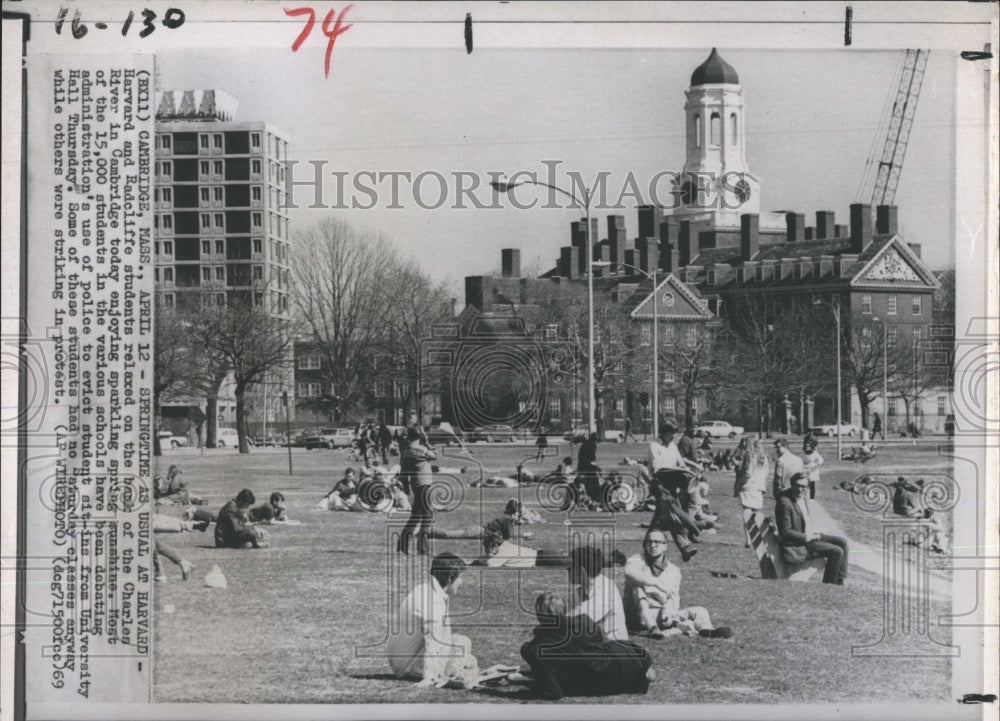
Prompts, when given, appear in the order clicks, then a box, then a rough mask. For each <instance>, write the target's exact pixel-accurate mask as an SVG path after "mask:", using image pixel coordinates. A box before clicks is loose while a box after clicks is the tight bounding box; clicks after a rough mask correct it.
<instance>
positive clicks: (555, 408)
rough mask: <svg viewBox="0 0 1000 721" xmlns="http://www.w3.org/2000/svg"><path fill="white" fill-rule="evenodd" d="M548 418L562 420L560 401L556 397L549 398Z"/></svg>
mask: <svg viewBox="0 0 1000 721" xmlns="http://www.w3.org/2000/svg"><path fill="white" fill-rule="evenodd" d="M549 420H550V421H557V422H558V421H560V420H562V403H560V401H559V399H558V398H549Z"/></svg>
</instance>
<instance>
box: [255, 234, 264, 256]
mask: <svg viewBox="0 0 1000 721" xmlns="http://www.w3.org/2000/svg"><path fill="white" fill-rule="evenodd" d="M253 252H254V254H255V255H260V254H261V253H263V252H264V243H263V241H261V239H260V238H254V239H253Z"/></svg>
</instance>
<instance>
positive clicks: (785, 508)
mask: <svg viewBox="0 0 1000 721" xmlns="http://www.w3.org/2000/svg"><path fill="white" fill-rule="evenodd" d="M790 490H791V489H789V491H790ZM789 491H785V492H783V493H782V494H781V495H780V496H778V503H777V505H775V507H774V520H775V522H776V523H777V524H778V542H779V543H780V544H781V557H782V558H783V559H784V560H785V562H786V563H802V562H803V561H805V560H806V559H807V558H809V549H808V548H806V543H807V541H808V539H807V538H806V533H805V530H806V519H805V518H803V516H802V511H801V510H800V509H799V506H798V504H797V503H796V502H795V498H794V497H793V496H792V494H791V493H790V492H789Z"/></svg>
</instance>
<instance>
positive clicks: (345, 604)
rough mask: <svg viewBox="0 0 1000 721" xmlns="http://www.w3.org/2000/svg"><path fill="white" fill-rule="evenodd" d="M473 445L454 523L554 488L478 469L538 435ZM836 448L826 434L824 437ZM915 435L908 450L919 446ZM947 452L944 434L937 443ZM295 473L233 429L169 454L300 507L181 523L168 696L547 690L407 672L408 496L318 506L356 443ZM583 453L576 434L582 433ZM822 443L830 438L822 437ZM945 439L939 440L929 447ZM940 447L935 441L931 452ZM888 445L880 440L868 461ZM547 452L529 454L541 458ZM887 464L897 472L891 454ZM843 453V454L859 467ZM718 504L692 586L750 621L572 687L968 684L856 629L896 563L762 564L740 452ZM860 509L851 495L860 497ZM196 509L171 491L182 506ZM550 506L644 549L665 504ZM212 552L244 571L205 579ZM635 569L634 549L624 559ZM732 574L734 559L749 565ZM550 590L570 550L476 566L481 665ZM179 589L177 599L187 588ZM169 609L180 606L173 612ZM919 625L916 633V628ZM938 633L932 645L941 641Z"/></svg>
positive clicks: (907, 688)
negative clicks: (606, 510)
mask: <svg viewBox="0 0 1000 721" xmlns="http://www.w3.org/2000/svg"><path fill="white" fill-rule="evenodd" d="M473 449H474V453H475V456H476V459H477V460H476V462H472V461H469V460H468V459H466V460H461V459H456V460H447V461H444V463H448V464H449V465H455V466H463V465H464V466H466V467H467V468H468V470H467V472H466V473H465V474H463V476H462V478H464V479H465V483H464V484H461V485H460V484H458V483H457V482H456V483H453V484H452V488H453V489H454V491H455V493H454V494H453V496H452V498H451V499H449V500H448V503H449V505H450V506H451V507H453V509H454V510H450V511H448V512H442V513H439V514H438V515H437V522H438V523H439V524H440V525H442V526H445V527H452V528H454V527H459V526H468V525H472V524H475V523H479V522H481V520H489V519H490V518H493V517H494V516H496V515H499V514H500V513H501V512H502V508H503V504H504V502H505V501H506V500H507V499H508V498H510V497H513V496H515V495H517V494H518V493H520V497H521V498H522V500H523V501H524V502H525V503H526V504H527V505H529V506H532V507H536V508H538V507H539V505H538V500H537V498H536V489H535V487H527V488H522V489H508V490H497V489H479V488H470V487H468V485H467V484H468V481H469V480H470V479H471V478H475V477H476V476H477V474H478V472H479V464H481V466H482V468H483V471H484V472H485V473H486V474H487V475H489V474H492V473H497V472H501V471H504V472H506V471H510V470H512V469H513V468H514V466H515V465H516V464H517V462H519V461H520V460H522V459H523V458H525V457H532V458H533V457H534V452H535V449H534V447H533V446H530V447H529V446H516V445H508V446H500V445H496V446H476V447H473ZM828 449H831V447H830V445H829V444H824V445H823V446H822V447H821V452H824V451H826V450H828ZM566 450H567V448H566V447H565V446H563V447H562V448H558V449H556V448H550V449H549V452H550V453H551V454H553V455H552V458H551V459H550V462H549V461H547V462H546V463H545V464H544V465H543V466H542V468H545V469H548V467H549V466H551V467H553V468H554V467H555V465H556V461H557V457H556V455H555V454H556V453H559V456H561V455H563V454H564V453H563V451H566ZM907 453H910V451H907ZM928 453H930V452H928ZM644 454H645V447H644V446H641V445H632V444H628V445H622V446H615V445H610V444H604V445H602V446H601V449H600V453H599V459H600V460H599V462H600V463H601V464H602V465H603V466H605V467H606V468H608V467H611V466H613V465H615V464H617V463H618V462H619V461H621V459H622V457H623V456H625V455H630V456H631V457H633V458H635V457H642V456H644ZM293 455H294V464H295V475H294V476H292V477H289V476H288V459H287V452H286V451H285V450H284V449H267V450H259V451H255V452H254V453H253V454H251V455H248V456H239V455H238V454H236V453H235V452H234V451H232V450H230V449H225V450H218V451H205V452H204V454H201V453H200V452H199V451H197V450H188V449H181V450H179V451H168V453H167V455H165V456H163V457H162V458H160V459H158V471H159V472H161V473H162V472H165V469H166V466H167V465H168V464H170V463H177V464H179V465H180V467H181V468H182V469H183V470H184V474H185V475H184V478H185V479H186V480H187V481H188V482H189V483H190V485H191V487H192V488H193V489H195V490H196V491H197V492H199V493H200V494H202V495H204V496H206V497H207V498H208V499H209V501H210V507H211V508H213V509H217V508H219V507H221V506H222V504H223V503H224V502H225V501H226V500H228V499H229V498H231V497H232V496H234V495H235V494H236V492H237V491H239V490H240V489H241V488H243V487H248V488H251V489H252V490H253V491H254V493H255V494H256V495H257V496H258V499H259V500H263V499H266V497H267V496H268V495H269V494H270V492H271V491H273V490H280V491H282V492H283V493H284V494H285V496H286V498H287V500H288V505H289V509H290V516H291V518H293V519H298V520H301V521H302V525H300V526H291V527H276V528H274V529H272V530H271V531H270V535H269V541H270V542H271V547H270V548H269V549H267V550H261V551H235V550H233V551H231V550H216V549H215V548H213V547H212V533H211V529H210V530H209V532H207V533H198V532H195V533H190V534H183V535H175V536H164V537H163V539H164V540H166V541H167V542H168V543H170V544H171V545H173V546H175V547H176V548H177V549H178V550H180V552H181V554H182V555H184V556H185V557H187V558H188V559H189V560H191V561H192V562H193V563H194V564H195V565H196V569H195V571H194V573H193V576H192V578H191V580H189V581H187V582H183V581H181V579H180V574H179V569H177V567H175V566H172V565H171V564H169V562H166V569H167V574H168V576H169V582H168V583H166V584H159V585H157V587H156V589H155V593H156V618H155V622H156V644H155V666H154V668H155V670H154V691H153V697H154V700H155V701H157V702H248V703H291V702H298V703H311V702H315V703H367V702H371V703H386V702H391V703H420V702H434V703H469V702H487V703H510V702H523V701H527V700H530V699H529V697H528V695H527V693H526V691H525V690H524V689H523V688H521V687H509V688H500V689H496V690H491V691H489V692H476V693H471V694H470V693H469V692H462V691H445V690H433V689H431V690H423V689H417V688H416V687H415V684H414V683H412V682H408V681H397V680H395V679H394V678H393V677H392V676H391V674H390V671H389V667H388V663H387V661H386V660H385V659H384V658H382V657H380V656H381V655H382V654H384V653H385V645H384V642H385V637H386V633H387V629H388V619H389V618H390V616H391V615H392V612H393V611H394V609H395V608H396V606H397V605H398V603H399V601H400V600H401V598H402V595H404V594H405V593H406V592H407V591H408V590H409V588H410V587H411V586H412V585H413V583H414V580H415V579H419V578H422V572H421V569H420V566H419V561H417V560H414V559H413V558H412V557H401V556H398V555H397V554H396V553H395V552H390V549H391V548H393V547H394V546H390V541H389V537H390V533H391V532H393V531H394V530H397V529H398V525H399V524H402V523H403V522H404V521H405V514H394V515H391V516H389V517H388V519H389V520H388V521H387V517H386V516H385V515H382V514H358V513H330V512H325V511H320V510H317V509H315V504H316V502H317V501H318V500H319V498H320V497H321V496H322V495H323V494H324V493H326V492H327V491H328V490H329V489H330V487H331V486H332V484H333V482H334V480H335V479H336V478H338V477H339V476H340V475H341V474H342V472H343V469H344V467H345V465H346V464H345V461H344V457H343V454H342V453H341V452H340V451H312V452H306V451H302V450H298V449H297V450H295V451H293ZM574 455H575V453H574ZM824 455H827V454H826V453H824ZM833 456H835V451H832V449H831V452H830V453H829V455H827V466H826V469H825V471H824V475H823V481H822V484H821V489H820V495H819V498H820V500H821V501H822V502H823V503H824V506H825V507H826V508H827V510H828V511H829V512H830V514H831V516H833V517H834V518H835V519H837V521H838V522H839V523H841V525H842V526H843V527H844V529H845V531H846V532H847V533H848V534H849V535H852V537H855V538H856V539H857V540H858V541H862V542H864V543H869V544H872V545H876V544H877V543H878V542H879V541H880V539H881V533H880V531H879V524H878V520H877V518H874V517H872V516H870V515H866V514H862V513H861V512H859V511H857V509H854V507H853V504H852V503H851V500H850V497H849V494H847V493H845V492H843V491H837V492H835V491H833V490H832V488H831V487H832V486H833V485H836V483H838V482H839V480H840V479H841V474H845V475H844V477H846V476H847V475H851V474H853V473H855V472H856V468H846V466H847V464H838V463H837V462H836V461H834V460H833ZM928 457H929V458H930V455H929V456H928ZM934 457H935V458H936V455H935V456H934ZM883 462H886V463H891V462H892V455H891V454H890V453H886V454H885V455H884V456H880V458H879V459H877V461H876V462H875V463H874V464H868V465H866V466H865V467H864V468H865V471H866V472H869V473H870V472H876V471H878V469H879V467H880V466H879V464H882V463H883ZM529 467H530V466H529ZM889 467H890V466H887V467H886V470H887V472H888V468H889ZM842 469H844V470H842ZM709 480H710V481H711V482H712V487H713V496H712V499H711V500H712V504H713V508H714V509H715V510H716V511H717V512H719V513H721V514H722V524H721V528H720V530H719V533H718V535H716V536H711V537H706V538H705V540H704V541H703V543H702V544H701V546H700V549H701V550H700V553H699V554H698V555H697V556H696V557H695V558H694V559H693V560H692V561H691V562H690V563H687V564H680V560H679V558H677V553H676V549H673V548H672V547H671V553H672V558H671V560H673V561H674V562H675V563H678V565H681V568H682V571H683V574H684V581H683V585H682V587H681V595H682V605H699V606H704V607H706V608H707V609H708V610H709V612H710V613H711V615H712V618H713V620H714V622H715V623H716V625H728V626H731V627H732V629H733V633H734V635H733V638H732V639H729V640H709V639H701V638H672V639H668V640H666V641H652V640H648V639H638V641H639V643H642V644H643V645H644V646H646V647H647V648H648V649H649V651H650V653H651V654H652V656H653V659H654V667H655V668H656V669H657V673H658V674H659V680H658V681H657V682H655V683H654V684H652V686H651V687H650V691H649V694H647V695H646V696H616V697H610V698H588V699H570V700H567V702H582V703H615V704H622V703H637V704H649V703H661V704H662V703H708V702H714V703H795V702H799V703H801V702H835V701H842V702H864V701H868V700H871V701H876V700H877V701H879V702H886V701H900V702H903V701H917V700H926V701H942V700H947V699H948V697H949V694H950V691H951V688H950V679H951V673H952V668H951V662H950V660H948V659H946V658H906V657H905V654H906V650H907V649H906V648H905V647H903V648H899V647H897V648H894V652H895V653H896V654H897V657H892V658H864V657H859V656H857V655H852V646H854V645H863V644H870V643H874V642H876V641H878V640H879V639H880V638H881V637H882V634H883V628H882V617H883V601H882V581H881V578H880V577H879V576H877V575H875V574H872V573H866V572H864V571H862V570H860V569H856V568H855V569H851V574H850V576H849V578H848V585H847V586H844V587H833V586H824V585H822V584H820V583H818V582H810V583H790V582H777V581H766V580H761V579H760V577H759V576H760V572H759V569H758V566H757V563H756V559H755V557H754V556H753V554H752V552H751V551H749V550H746V549H744V536H743V530H742V526H741V519H740V513H739V506H738V502H737V500H736V499H734V498H732V481H733V475H732V473H731V472H717V473H712V474H710V477H709ZM851 509H854V510H853V511H852V510H851ZM182 510H183V509H181V508H179V507H172V506H161V507H160V512H162V513H167V514H174V515H179V514H180V513H181V511H182ZM543 514H544V515H545V516H546V518H547V519H548V523H547V524H545V525H539V526H533V527H531V529H530V530H532V531H533V532H534V533H535V534H536V537H535V538H534V539H533V540H532V541H529V542H527V543H526V544H525V545H529V546H531V547H533V548H555V549H560V548H566V547H567V545H568V544H569V543H570V542H571V537H573V536H574V534H581V533H582V534H584V535H585V534H587V533H588V532H595V533H598V534H604V533H608V534H612V535H613V538H614V541H613V542H614V543H615V544H616V545H618V546H619V547H620V548H621V549H622V550H623V551H624V552H625V553H626V554H627V555H631V554H633V553H636V552H638V551H639V550H640V544H641V539H642V535H643V533H644V531H643V529H641V528H639V527H638V524H639V523H640V522H645V521H648V520H649V518H650V517H651V515H652V514H651V513H630V514H618V515H612V514H583V515H574V516H573V521H572V525H566V524H564V520H565V519H566V515H565V514H557V513H548V512H543ZM435 544H436V545H435V547H434V549H435V552H440V551H444V550H451V551H454V552H456V553H458V554H459V555H460V556H462V557H464V558H466V559H471V558H473V557H474V556H475V555H477V554H478V551H479V549H478V543H477V542H476V541H472V540H458V541H440V540H439V541H435ZM214 564H218V566H219V567H220V568H221V569H222V571H223V573H224V574H225V576H226V578H227V580H228V588H226V589H224V590H222V589H214V588H208V587H206V586H205V585H204V583H203V579H204V576H205V574H206V573H207V572H208V571H209V570H210V569H211V568H212V566H213V565H214ZM614 571H615V573H614V576H615V578H616V580H618V582H619V586H621V584H622V583H623V581H624V578H623V575H622V573H621V569H620V568H618V569H614ZM721 574H735V576H736V577H735V578H728V577H723V576H721ZM542 590H553V591H556V592H560V593H568V592H569V589H568V583H567V574H566V572H565V571H564V570H562V569H529V570H512V569H489V570H480V569H470V570H469V571H467V572H466V575H465V584H464V586H463V588H462V591H461V593H460V595H459V596H458V597H457V598H456V599H455V600H454V601H453V603H452V618H453V626H454V627H455V629H456V630H458V631H460V632H462V633H465V634H466V635H468V636H469V637H470V638H471V639H472V643H473V652H474V653H475V654H476V656H477V658H478V659H479V662H480V666H481V667H482V668H486V667H488V666H490V665H493V664H495V663H507V664H516V663H519V662H520V654H519V649H520V646H521V644H522V643H523V642H524V641H525V640H527V638H528V636H529V634H530V628H531V627H532V625H533V622H534V618H533V614H532V613H530V612H529V610H528V609H530V608H531V607H532V604H533V599H534V596H535V595H536V594H537V593H538V592H540V591H542ZM171 607H172V608H171ZM168 611H169V612H168ZM948 611H949V608H948V604H947V603H946V602H941V601H937V600H932V604H931V623H932V624H933V625H932V629H931V635H932V636H933V638H934V639H935V640H936V641H938V642H947V641H948V640H949V638H950V636H949V630H948V628H946V627H945V628H942V627H938V626H937V625H936V623H935V620H936V619H937V618H938V617H939V615H940V614H947V613H948ZM919 641H920V639H916V640H914V643H918V642H919ZM925 647H926V644H924V645H923V646H922V648H925Z"/></svg>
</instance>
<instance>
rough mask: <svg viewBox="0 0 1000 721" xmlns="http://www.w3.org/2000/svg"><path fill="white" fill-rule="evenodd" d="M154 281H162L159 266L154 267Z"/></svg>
mask: <svg viewBox="0 0 1000 721" xmlns="http://www.w3.org/2000/svg"><path fill="white" fill-rule="evenodd" d="M153 282H154V283H159V282H160V269H159V268H153Z"/></svg>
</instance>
